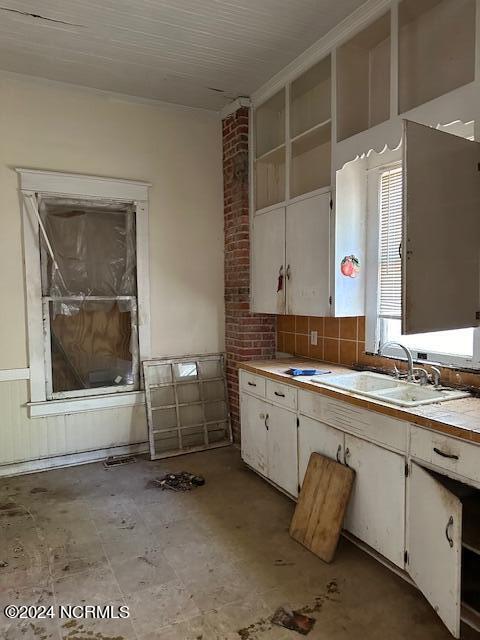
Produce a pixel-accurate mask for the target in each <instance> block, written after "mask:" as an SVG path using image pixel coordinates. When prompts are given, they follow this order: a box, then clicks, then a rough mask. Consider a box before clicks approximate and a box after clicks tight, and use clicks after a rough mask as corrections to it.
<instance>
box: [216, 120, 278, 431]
mask: <svg viewBox="0 0 480 640" xmlns="http://www.w3.org/2000/svg"><path fill="white" fill-rule="evenodd" d="M222 133H223V195H224V205H223V207H224V208H223V210H224V220H225V332H226V333H225V350H226V353H227V385H228V394H229V401H230V411H231V415H232V428H233V434H234V438H235V441H236V442H239V441H240V407H239V393H238V364H239V363H240V362H245V361H247V360H266V359H270V358H273V357H274V355H275V345H276V319H275V316H264V315H257V314H251V313H250V225H249V215H248V214H249V211H248V208H249V199H248V182H249V181H248V108H246V107H241V108H240V109H238V111H236V112H235V113H233V114H232V115H230V116H228V117H227V118H225V119H224V120H223V122H222Z"/></svg>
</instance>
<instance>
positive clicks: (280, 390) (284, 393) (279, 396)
mask: <svg viewBox="0 0 480 640" xmlns="http://www.w3.org/2000/svg"><path fill="white" fill-rule="evenodd" d="M267 400H271V401H272V402H275V404H279V405H281V406H282V407H287V408H288V409H296V408H297V390H296V389H295V387H290V386H289V385H287V384H282V383H281V382H274V381H273V380H267Z"/></svg>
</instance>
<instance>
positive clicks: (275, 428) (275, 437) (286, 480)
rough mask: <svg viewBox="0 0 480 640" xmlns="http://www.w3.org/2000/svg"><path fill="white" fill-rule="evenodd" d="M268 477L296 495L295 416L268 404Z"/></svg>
mask: <svg viewBox="0 0 480 640" xmlns="http://www.w3.org/2000/svg"><path fill="white" fill-rule="evenodd" d="M267 415H268V418H267V426H268V438H267V442H268V477H269V478H270V480H272V482H275V484H277V485H278V486H279V487H282V489H284V490H285V491H287V492H288V493H290V494H291V495H293V496H297V495H298V461H297V416H296V414H295V413H292V412H291V411H287V410H286V409H282V408H280V407H275V406H273V405H269V406H268V410H267Z"/></svg>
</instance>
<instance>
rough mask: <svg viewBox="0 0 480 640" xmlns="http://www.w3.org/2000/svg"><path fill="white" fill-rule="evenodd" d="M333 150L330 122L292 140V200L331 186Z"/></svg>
mask: <svg viewBox="0 0 480 640" xmlns="http://www.w3.org/2000/svg"><path fill="white" fill-rule="evenodd" d="M331 148H332V145H331V126H330V120H328V121H327V122H325V123H323V124H321V125H319V126H316V127H314V128H313V129H311V130H310V131H307V132H306V133H303V134H302V135H300V136H298V137H297V138H295V139H294V140H292V155H291V169H290V197H291V198H295V197H297V196H300V195H303V194H305V193H309V192H311V191H315V190H316V189H320V188H322V187H328V186H329V185H330V180H331V174H330V170H331Z"/></svg>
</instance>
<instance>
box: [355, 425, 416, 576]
mask: <svg viewBox="0 0 480 640" xmlns="http://www.w3.org/2000/svg"><path fill="white" fill-rule="evenodd" d="M345 462H346V464H348V466H349V467H351V468H352V469H354V470H355V472H356V475H355V481H354V483H353V491H352V495H351V497H350V503H349V505H348V509H347V514H346V517H345V529H347V531H350V533H353V535H354V536H356V537H357V538H360V540H362V541H363V542H365V543H366V544H368V545H369V546H370V547H372V548H373V549H375V550H376V551H378V552H379V553H381V554H382V555H383V556H384V557H385V558H387V559H388V560H390V561H391V562H393V563H394V564H396V565H397V566H399V567H402V568H403V566H404V551H405V458H404V457H403V456H401V455H399V454H397V453H392V452H391V451H387V450H386V449H383V448H382V447H377V446H376V445H374V444H371V443H370V442H366V441H365V440H360V439H359V438H355V437H354V436H351V435H348V434H346V435H345Z"/></svg>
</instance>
